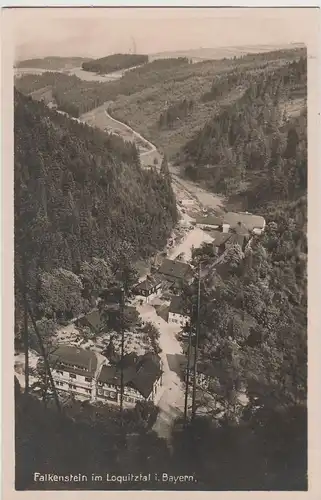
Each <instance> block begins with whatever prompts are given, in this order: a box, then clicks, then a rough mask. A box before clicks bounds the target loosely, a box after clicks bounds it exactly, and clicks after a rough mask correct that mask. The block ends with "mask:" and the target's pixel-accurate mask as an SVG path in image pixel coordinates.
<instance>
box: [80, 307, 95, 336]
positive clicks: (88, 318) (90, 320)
mask: <svg viewBox="0 0 321 500" xmlns="http://www.w3.org/2000/svg"><path fill="white" fill-rule="evenodd" d="M75 325H76V326H78V327H88V328H90V330H91V331H92V332H93V333H95V334H97V333H98V332H99V331H100V327H101V315H100V312H99V311H98V309H95V310H94V311H91V312H90V313H88V314H86V315H84V316H81V317H80V318H78V319H77V320H76V321H75Z"/></svg>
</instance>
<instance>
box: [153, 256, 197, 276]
mask: <svg viewBox="0 0 321 500" xmlns="http://www.w3.org/2000/svg"><path fill="white" fill-rule="evenodd" d="M190 270H191V267H190V265H189V264H186V263H185V262H180V261H178V260H170V259H164V261H163V263H162V265H161V266H160V268H159V269H158V273H159V274H164V275H165V276H170V277H172V278H177V279H184V278H185V277H186V275H187V273H189V271H190Z"/></svg>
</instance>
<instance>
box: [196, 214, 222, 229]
mask: <svg viewBox="0 0 321 500" xmlns="http://www.w3.org/2000/svg"><path fill="white" fill-rule="evenodd" d="M195 223H196V226H197V227H199V228H200V229H205V230H211V229H222V224H223V219H222V218H221V217H217V216H216V215H207V216H205V217H202V216H200V217H197V218H196V219H195Z"/></svg>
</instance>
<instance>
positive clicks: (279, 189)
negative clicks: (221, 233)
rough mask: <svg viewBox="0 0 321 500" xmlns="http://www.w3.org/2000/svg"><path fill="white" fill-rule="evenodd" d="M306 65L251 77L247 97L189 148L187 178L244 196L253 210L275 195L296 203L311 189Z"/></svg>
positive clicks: (221, 115) (184, 155) (216, 88)
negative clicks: (300, 194) (308, 186)
mask: <svg viewBox="0 0 321 500" xmlns="http://www.w3.org/2000/svg"><path fill="white" fill-rule="evenodd" d="M306 64H307V62H306V59H305V58H301V59H300V60H299V61H297V62H293V63H291V64H290V65H288V66H286V67H282V68H279V69H276V70H273V71H269V72H267V73H265V72H264V73H263V74H262V75H260V76H259V77H258V76H257V75H254V76H252V77H251V78H249V80H248V84H249V87H248V89H247V90H246V92H245V93H244V95H243V96H242V97H240V98H239V99H238V100H236V101H235V102H234V103H233V104H231V105H230V106H226V107H225V108H224V109H222V110H221V112H220V113H219V114H218V115H216V116H214V117H213V118H212V119H211V120H210V121H209V122H208V123H207V124H206V125H205V127H204V128H203V129H202V130H200V132H198V133H197V134H196V135H195V137H194V138H193V139H192V140H191V141H189V142H188V143H187V144H186V145H185V146H184V148H183V150H182V154H181V162H182V163H183V165H185V174H186V175H187V176H189V177H190V178H191V179H193V180H195V181H203V182H204V183H205V184H206V186H207V187H208V188H210V189H212V190H214V191H216V192H222V193H224V194H225V195H232V194H235V193H238V192H240V191H242V192H244V196H246V197H247V196H248V197H249V199H250V208H251V207H253V205H255V204H257V202H258V200H259V201H260V202H262V200H263V198H264V199H265V200H268V199H269V196H270V195H272V196H275V195H276V194H279V195H280V196H283V197H285V198H286V199H287V198H289V199H291V198H292V197H293V196H294V197H295V196H296V194H297V191H298V189H299V187H303V188H306V160H305V156H304V151H305V150H306V127H307V119H306V103H305V100H306V95H307V87H306V85H307V67H306ZM223 84H224V82H223ZM227 84H228V85H229V82H227ZM220 85H221V84H220V83H219V82H218V83H214V84H213V87H212V90H211V92H210V95H217V93H218V92H221V91H220V90H219V86H220ZM206 98H207V99H208V98H209V96H207V97H206ZM295 103H297V104H298V105H299V106H298V110H296V109H295V112H293V113H292V108H293V104H295ZM294 108H295V106H294ZM253 192H255V193H256V194H257V196H256V197H255V199H254V200H253V194H252V193H253Z"/></svg>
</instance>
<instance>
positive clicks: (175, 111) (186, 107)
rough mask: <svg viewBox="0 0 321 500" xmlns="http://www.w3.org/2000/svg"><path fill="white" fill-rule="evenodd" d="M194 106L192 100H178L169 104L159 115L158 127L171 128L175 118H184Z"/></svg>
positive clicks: (175, 120)
mask: <svg viewBox="0 0 321 500" xmlns="http://www.w3.org/2000/svg"><path fill="white" fill-rule="evenodd" d="M193 106H194V101H193V100H189V101H188V100H186V99H184V100H183V101H179V102H177V103H176V104H172V105H171V106H169V107H168V108H167V109H166V111H164V112H163V113H162V114H161V115H160V117H159V121H158V124H159V127H160V128H172V127H173V126H174V125H175V123H176V122H177V120H181V119H184V118H186V116H188V114H189V113H191V111H192V109H193Z"/></svg>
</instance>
